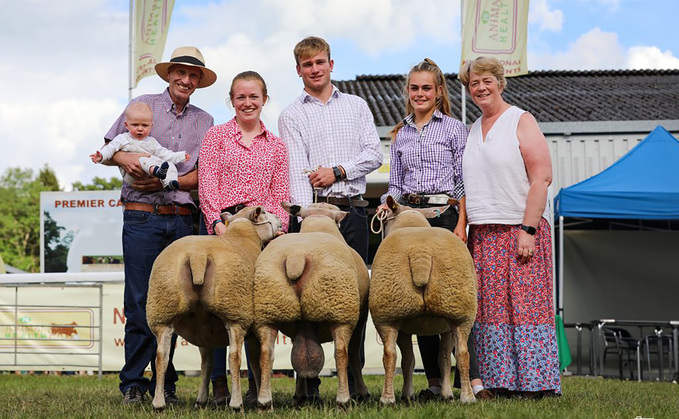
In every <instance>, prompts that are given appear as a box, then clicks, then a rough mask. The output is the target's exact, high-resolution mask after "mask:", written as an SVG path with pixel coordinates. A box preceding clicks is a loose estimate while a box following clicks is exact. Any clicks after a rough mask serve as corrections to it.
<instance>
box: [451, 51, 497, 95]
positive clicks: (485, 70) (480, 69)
mask: <svg viewBox="0 0 679 419" xmlns="http://www.w3.org/2000/svg"><path fill="white" fill-rule="evenodd" d="M471 73H474V74H479V75H480V74H490V75H493V76H495V78H496V79H497V82H498V85H499V86H500V87H501V88H503V89H504V88H505V87H506V86H507V79H505V68H504V67H503V66H502V63H501V62H500V61H499V60H498V59H497V58H493V57H478V58H476V59H475V60H471V61H467V62H465V63H464V64H463V65H462V68H461V69H460V81H461V82H462V84H463V85H464V86H465V87H466V88H467V90H469V79H470V78H471Z"/></svg>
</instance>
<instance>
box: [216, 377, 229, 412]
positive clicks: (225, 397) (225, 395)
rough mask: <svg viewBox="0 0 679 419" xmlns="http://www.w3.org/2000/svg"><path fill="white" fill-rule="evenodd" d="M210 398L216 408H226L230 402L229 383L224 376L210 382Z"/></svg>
mask: <svg viewBox="0 0 679 419" xmlns="http://www.w3.org/2000/svg"><path fill="white" fill-rule="evenodd" d="M212 396H213V397H214V402H215V404H216V405H217V406H226V405H227V404H229V401H231V393H229V382H228V380H227V378H226V376H225V375H222V376H219V377H217V378H216V379H214V380H212Z"/></svg>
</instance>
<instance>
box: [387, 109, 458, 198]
mask: <svg viewBox="0 0 679 419" xmlns="http://www.w3.org/2000/svg"><path fill="white" fill-rule="evenodd" d="M403 122H404V125H403V127H402V128H401V129H400V130H399V131H398V133H397V134H396V139H395V140H394V141H393V142H392V144H391V162H390V165H391V167H390V170H389V194H390V195H391V196H393V197H394V198H395V199H400V198H401V197H402V196H403V195H405V194H436V193H446V194H448V195H450V196H452V197H454V198H457V199H460V198H461V197H463V196H464V182H463V181H462V155H463V153H464V147H465V145H466V144H467V127H466V126H465V125H464V124H463V123H462V122H460V121H458V120H457V119H455V118H451V117H450V116H447V115H444V114H442V113H441V112H439V111H438V110H436V111H434V115H433V116H432V118H431V119H430V120H429V122H428V123H427V124H426V125H425V126H424V127H422V129H421V130H420V131H419V132H418V130H417V126H416V125H415V117H414V115H413V114H410V115H408V116H407V117H406V118H405V120H404V121H403ZM385 200H386V195H384V196H383V197H382V201H383V202H384V201H385Z"/></svg>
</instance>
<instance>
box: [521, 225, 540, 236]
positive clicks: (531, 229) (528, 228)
mask: <svg viewBox="0 0 679 419" xmlns="http://www.w3.org/2000/svg"><path fill="white" fill-rule="evenodd" d="M521 230H523V231H525V232H526V233H528V234H530V235H531V236H534V235H535V233H536V232H537V230H536V229H535V227H532V226H527V225H525V224H521Z"/></svg>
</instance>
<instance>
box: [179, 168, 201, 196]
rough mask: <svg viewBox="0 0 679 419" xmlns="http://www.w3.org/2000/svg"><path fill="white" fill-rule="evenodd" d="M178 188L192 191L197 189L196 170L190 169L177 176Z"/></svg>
mask: <svg viewBox="0 0 679 419" xmlns="http://www.w3.org/2000/svg"><path fill="white" fill-rule="evenodd" d="M177 180H178V181H179V189H181V190H182V191H192V190H194V189H198V170H192V171H190V172H189V173H187V174H185V175H183V176H179V178H178V179H177Z"/></svg>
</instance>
